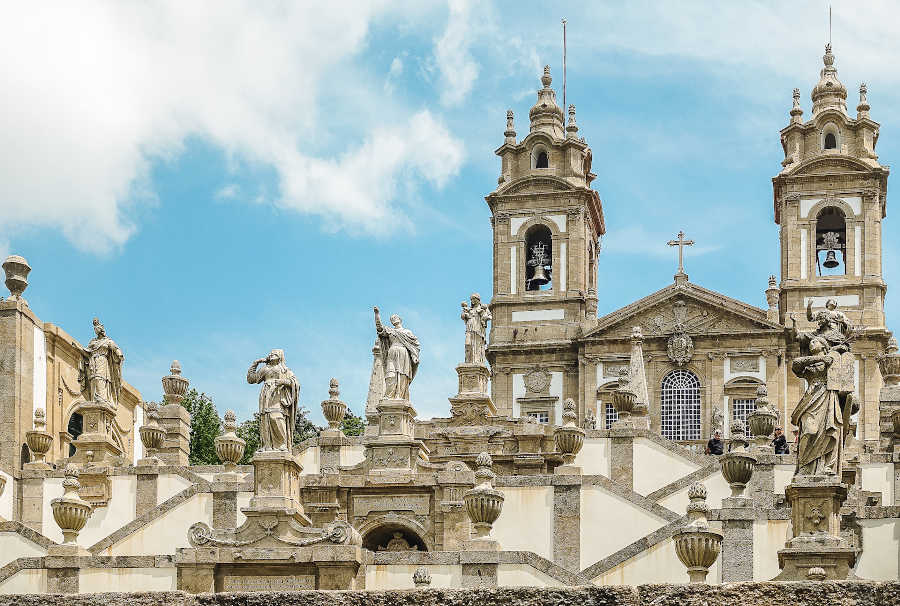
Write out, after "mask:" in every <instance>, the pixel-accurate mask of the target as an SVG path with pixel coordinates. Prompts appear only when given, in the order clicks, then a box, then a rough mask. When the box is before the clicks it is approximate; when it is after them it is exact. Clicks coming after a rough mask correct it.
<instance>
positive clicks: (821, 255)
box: [816, 206, 847, 276]
mask: <svg viewBox="0 0 900 606" xmlns="http://www.w3.org/2000/svg"><path fill="white" fill-rule="evenodd" d="M816 268H817V269H818V272H819V275H820V276H839V275H844V274H846V273H847V221H846V219H845V218H844V213H843V211H841V209H840V208H837V207H834V206H826V207H825V208H823V209H822V210H821V211H820V212H819V215H818V216H817V217H816Z"/></svg>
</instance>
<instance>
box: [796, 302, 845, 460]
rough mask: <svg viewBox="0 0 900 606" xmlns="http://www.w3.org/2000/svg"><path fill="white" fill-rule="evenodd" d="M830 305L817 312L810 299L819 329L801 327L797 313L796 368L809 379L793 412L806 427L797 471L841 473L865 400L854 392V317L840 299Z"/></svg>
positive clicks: (808, 311) (802, 428)
mask: <svg viewBox="0 0 900 606" xmlns="http://www.w3.org/2000/svg"><path fill="white" fill-rule="evenodd" d="M825 307H826V310H825V311H820V312H818V313H816V314H815V315H813V313H812V309H811V305H807V308H806V314H807V318H808V319H809V320H810V321H815V322H816V325H817V328H816V330H815V331H813V332H801V331H798V330H797V322H796V319H795V318H794V317H793V316H792V317H791V320H793V322H794V326H793V332H794V337H795V339H796V340H797V341H798V342H799V343H800V353H801V355H800V357H798V358H796V359H794V361H793V363H792V365H791V370H792V371H793V372H794V374H795V375H797V376H798V377H800V378H801V379H805V380H806V382H807V385H808V387H807V388H806V392H805V393H804V394H803V397H802V398H801V399H800V402H799V403H798V404H797V407H796V408H795V409H794V412H793V414H792V415H791V423H793V424H794V425H796V426H798V427H799V428H800V435H799V437H798V440H797V469H796V472H795V475H836V476H838V477H840V474H841V454H842V452H843V448H844V441H845V439H846V437H847V431H848V429H849V421H850V416H851V415H853V414H854V413H856V412H857V411H858V410H859V400H858V398H857V397H856V394H855V393H854V389H855V385H854V372H853V366H854V364H853V363H854V358H853V354H851V353H850V338H851V332H852V330H851V326H850V322H849V321H848V319H847V316H846V315H844V314H843V313H842V312H840V311H836V307H837V303H836V302H835V300H834V299H829V300H828V302H827V303H826V305H825Z"/></svg>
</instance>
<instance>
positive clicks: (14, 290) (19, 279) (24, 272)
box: [3, 255, 31, 305]
mask: <svg viewBox="0 0 900 606" xmlns="http://www.w3.org/2000/svg"><path fill="white" fill-rule="evenodd" d="M3 271H4V272H6V288H8V289H9V293H10V295H11V296H10V298H9V300H10V301H22V302H23V303H25V304H26V305H27V302H26V301H25V299H24V298H22V293H24V292H25V289H26V288H28V274H29V273H30V272H31V266H30V265H28V261H26V260H25V257H20V256H19V255H10V256H8V257H6V260H5V261H4V262H3Z"/></svg>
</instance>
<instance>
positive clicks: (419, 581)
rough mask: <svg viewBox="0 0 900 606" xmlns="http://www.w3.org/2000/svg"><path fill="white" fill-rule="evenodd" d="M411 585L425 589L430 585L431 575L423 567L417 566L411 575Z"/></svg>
mask: <svg viewBox="0 0 900 606" xmlns="http://www.w3.org/2000/svg"><path fill="white" fill-rule="evenodd" d="M413 585H415V586H416V587H421V588H423V589H424V588H426V587H428V586H429V585H431V575H430V574H428V569H427V568H425V567H424V566H419V567H418V568H416V571H415V572H414V573H413Z"/></svg>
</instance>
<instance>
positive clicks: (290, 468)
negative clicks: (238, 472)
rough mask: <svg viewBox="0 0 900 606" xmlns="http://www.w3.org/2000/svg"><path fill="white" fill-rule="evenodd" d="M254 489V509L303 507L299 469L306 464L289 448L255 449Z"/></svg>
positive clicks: (252, 501) (252, 506)
mask: <svg viewBox="0 0 900 606" xmlns="http://www.w3.org/2000/svg"><path fill="white" fill-rule="evenodd" d="M251 462H252V463H253V470H254V473H253V475H254V482H255V490H254V496H253V498H252V499H250V507H249V509H251V510H262V509H272V510H296V511H300V512H302V511H303V506H302V505H301V502H300V472H301V471H303V466H302V465H301V464H300V461H298V460H297V459H296V458H295V457H294V456H293V455H292V454H291V453H290V452H288V451H286V450H264V451H256V454H254V455H253V460H252V461H251Z"/></svg>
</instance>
